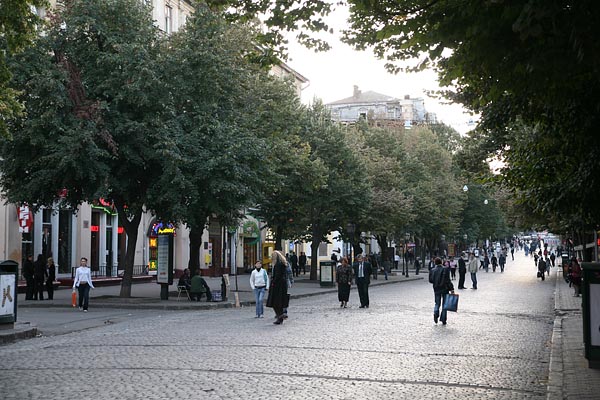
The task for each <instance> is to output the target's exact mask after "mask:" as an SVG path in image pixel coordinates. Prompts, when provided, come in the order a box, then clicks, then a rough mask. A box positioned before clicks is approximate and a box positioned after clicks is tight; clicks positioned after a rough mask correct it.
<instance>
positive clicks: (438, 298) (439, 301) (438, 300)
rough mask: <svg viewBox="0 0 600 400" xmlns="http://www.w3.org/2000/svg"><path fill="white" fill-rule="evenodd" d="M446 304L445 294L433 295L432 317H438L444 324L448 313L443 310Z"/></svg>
mask: <svg viewBox="0 0 600 400" xmlns="http://www.w3.org/2000/svg"><path fill="white" fill-rule="evenodd" d="M445 302H446V293H435V306H433V316H434V317H440V321H442V323H444V322H446V319H447V314H448V311H447V310H444V303H445ZM440 305H441V306H442V315H441V316H440Z"/></svg>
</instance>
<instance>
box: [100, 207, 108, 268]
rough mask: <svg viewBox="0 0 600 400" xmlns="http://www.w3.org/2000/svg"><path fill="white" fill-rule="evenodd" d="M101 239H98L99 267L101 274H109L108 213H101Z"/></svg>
mask: <svg viewBox="0 0 600 400" xmlns="http://www.w3.org/2000/svg"><path fill="white" fill-rule="evenodd" d="M98 234H99V241H98V267H99V268H100V274H101V275H102V274H103V273H102V272H103V271H104V274H103V275H108V274H107V272H108V271H107V270H106V254H107V253H106V213H104V212H101V213H100V226H99V229H98Z"/></svg>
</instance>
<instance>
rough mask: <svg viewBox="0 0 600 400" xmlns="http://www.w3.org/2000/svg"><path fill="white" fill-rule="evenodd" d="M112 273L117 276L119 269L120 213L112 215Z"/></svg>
mask: <svg viewBox="0 0 600 400" xmlns="http://www.w3.org/2000/svg"><path fill="white" fill-rule="evenodd" d="M111 239H112V244H111V248H112V273H111V276H117V271H118V269H119V215H118V214H115V215H113V216H112V237H111Z"/></svg>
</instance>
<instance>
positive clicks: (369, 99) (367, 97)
mask: <svg viewBox="0 0 600 400" xmlns="http://www.w3.org/2000/svg"><path fill="white" fill-rule="evenodd" d="M397 100H398V99H397V98H395V97H391V96H387V95H385V94H381V93H377V92H373V91H371V90H369V91H367V92H364V93H363V92H361V91H358V93H356V94H355V95H354V96H350V97H347V98H345V99H342V100H337V101H333V102H331V103H328V104H327V105H328V106H333V105H342V104H362V103H378V102H388V101H397Z"/></svg>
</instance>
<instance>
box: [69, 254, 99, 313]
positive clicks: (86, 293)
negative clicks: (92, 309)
mask: <svg viewBox="0 0 600 400" xmlns="http://www.w3.org/2000/svg"><path fill="white" fill-rule="evenodd" d="M87 261H88V260H87V258H85V257H81V261H80V262H79V267H78V268H77V270H76V271H75V280H73V291H75V288H77V289H78V290H79V309H80V310H81V309H82V307H83V311H84V312H87V310H88V303H89V301H90V288H91V289H93V288H94V285H93V284H92V271H91V270H90V267H88V266H87Z"/></svg>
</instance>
